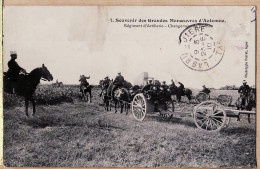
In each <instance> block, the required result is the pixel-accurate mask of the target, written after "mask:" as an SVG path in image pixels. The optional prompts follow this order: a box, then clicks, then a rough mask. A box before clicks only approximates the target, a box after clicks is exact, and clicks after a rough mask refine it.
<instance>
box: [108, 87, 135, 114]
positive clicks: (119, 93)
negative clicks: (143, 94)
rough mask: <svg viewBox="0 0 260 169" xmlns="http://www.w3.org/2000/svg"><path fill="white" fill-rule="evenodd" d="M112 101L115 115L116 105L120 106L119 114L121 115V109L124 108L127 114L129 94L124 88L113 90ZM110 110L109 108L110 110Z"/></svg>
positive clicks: (129, 100)
mask: <svg viewBox="0 0 260 169" xmlns="http://www.w3.org/2000/svg"><path fill="white" fill-rule="evenodd" d="M113 101H114V103H115V113H116V112H117V104H118V103H119V105H120V108H121V109H120V113H123V109H124V107H125V111H126V114H128V110H129V108H130V104H129V103H130V102H131V98H130V94H129V91H128V90H127V89H126V88H123V87H122V88H118V89H116V90H115V93H114V98H113ZM110 109H111V108H110Z"/></svg>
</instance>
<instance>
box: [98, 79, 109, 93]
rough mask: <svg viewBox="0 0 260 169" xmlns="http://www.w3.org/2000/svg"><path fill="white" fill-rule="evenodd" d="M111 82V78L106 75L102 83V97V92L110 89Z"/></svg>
mask: <svg viewBox="0 0 260 169" xmlns="http://www.w3.org/2000/svg"><path fill="white" fill-rule="evenodd" d="M109 84H110V79H109V77H108V76H106V77H105V78H104V80H103V81H102V84H101V93H100V94H99V96H100V97H101V95H102V93H103V92H104V91H106V90H107V89H108V87H109Z"/></svg>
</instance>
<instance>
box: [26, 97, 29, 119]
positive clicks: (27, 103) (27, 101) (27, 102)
mask: <svg viewBox="0 0 260 169" xmlns="http://www.w3.org/2000/svg"><path fill="white" fill-rule="evenodd" d="M28 105H29V100H28V99H27V98H25V114H26V116H27V117H28V116H29V114H28Z"/></svg>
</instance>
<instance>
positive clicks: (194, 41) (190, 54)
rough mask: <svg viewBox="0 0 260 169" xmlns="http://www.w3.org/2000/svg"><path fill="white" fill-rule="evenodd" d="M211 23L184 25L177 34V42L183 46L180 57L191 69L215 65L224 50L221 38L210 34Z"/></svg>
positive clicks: (207, 68)
mask: <svg viewBox="0 0 260 169" xmlns="http://www.w3.org/2000/svg"><path fill="white" fill-rule="evenodd" d="M211 29H214V28H213V26H212V25H210V24H206V23H197V24H193V25H190V26H188V27H186V28H185V29H184V30H183V31H182V32H181V34H180V36H179V43H180V45H181V46H182V47H184V48H185V51H186V52H185V53H183V54H182V55H181V56H180V58H181V60H182V62H183V63H184V64H185V65H186V66H187V67H189V68H190V69H192V70H196V71H207V70H210V69H212V68H214V67H215V66H217V65H218V64H219V63H220V62H221V60H222V58H223V56H224V52H225V47H224V45H223V43H222V42H221V40H215V39H213V37H212V36H211V35H210V32H211V31H212V30H211Z"/></svg>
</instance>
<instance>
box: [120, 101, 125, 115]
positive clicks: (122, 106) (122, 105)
mask: <svg viewBox="0 0 260 169" xmlns="http://www.w3.org/2000/svg"><path fill="white" fill-rule="evenodd" d="M120 106H121V110H120V113H123V109H124V104H123V103H122V102H120Z"/></svg>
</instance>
